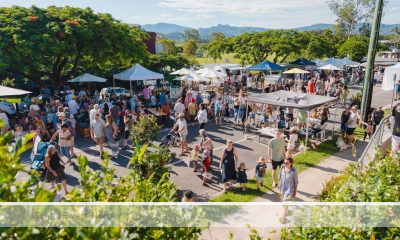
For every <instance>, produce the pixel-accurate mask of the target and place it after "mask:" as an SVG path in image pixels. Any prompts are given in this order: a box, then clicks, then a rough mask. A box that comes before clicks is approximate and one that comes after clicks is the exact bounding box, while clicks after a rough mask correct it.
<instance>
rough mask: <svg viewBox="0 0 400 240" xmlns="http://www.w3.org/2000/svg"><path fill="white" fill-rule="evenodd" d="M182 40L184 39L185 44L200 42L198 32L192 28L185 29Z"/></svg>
mask: <svg viewBox="0 0 400 240" xmlns="http://www.w3.org/2000/svg"><path fill="white" fill-rule="evenodd" d="M183 38H184V39H185V42H187V41H189V40H193V41H195V42H197V43H198V42H200V41H201V39H200V33H199V31H197V30H196V29H193V28H189V29H186V30H185V31H184V32H183Z"/></svg>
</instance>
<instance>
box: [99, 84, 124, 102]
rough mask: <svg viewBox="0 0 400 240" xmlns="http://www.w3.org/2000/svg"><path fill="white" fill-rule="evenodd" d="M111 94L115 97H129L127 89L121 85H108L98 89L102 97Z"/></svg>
mask: <svg viewBox="0 0 400 240" xmlns="http://www.w3.org/2000/svg"><path fill="white" fill-rule="evenodd" d="M111 95H116V96H117V97H130V96H131V94H130V93H129V91H128V90H126V89H125V88H121V87H108V88H103V89H101V91H100V98H101V99H104V98H106V97H110V96H111Z"/></svg>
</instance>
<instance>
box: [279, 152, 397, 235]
mask: <svg viewBox="0 0 400 240" xmlns="http://www.w3.org/2000/svg"><path fill="white" fill-rule="evenodd" d="M380 159H381V160H380V161H377V162H373V163H372V164H371V165H370V167H369V168H368V169H367V170H366V171H365V172H354V171H348V172H346V173H345V174H344V175H341V176H339V177H337V178H335V179H333V180H331V181H330V182H329V183H328V184H327V185H326V187H325V189H324V191H323V192H322V194H321V196H320V201H322V202H399V201H400V194H399V193H400V178H399V172H400V162H399V159H400V154H398V155H397V156H394V157H393V156H387V157H381V158H380ZM281 238H282V239H321V238H324V239H399V238H400V229H399V228H395V227H393V228H389V227H382V228H287V229H284V230H283V231H282V235H281Z"/></svg>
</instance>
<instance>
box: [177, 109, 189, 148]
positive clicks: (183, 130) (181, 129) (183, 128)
mask: <svg viewBox="0 0 400 240" xmlns="http://www.w3.org/2000/svg"><path fill="white" fill-rule="evenodd" d="M175 126H176V128H177V129H178V130H177V132H178V133H179V135H180V137H181V148H182V152H181V154H180V155H179V156H183V155H184V154H185V152H188V151H189V149H188V144H187V139H186V137H187V135H188V130H187V123H186V119H185V114H183V113H180V114H179V119H178V120H177V121H176V125H175Z"/></svg>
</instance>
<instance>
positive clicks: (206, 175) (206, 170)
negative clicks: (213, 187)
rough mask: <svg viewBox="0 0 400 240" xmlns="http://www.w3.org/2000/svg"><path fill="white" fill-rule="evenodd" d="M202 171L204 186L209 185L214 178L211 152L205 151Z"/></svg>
mask: <svg viewBox="0 0 400 240" xmlns="http://www.w3.org/2000/svg"><path fill="white" fill-rule="evenodd" d="M202 170H203V174H202V176H203V186H205V185H206V184H207V182H208V181H209V180H211V178H212V174H211V172H210V170H211V159H210V151H208V150H204V151H203V161H202Z"/></svg>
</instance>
